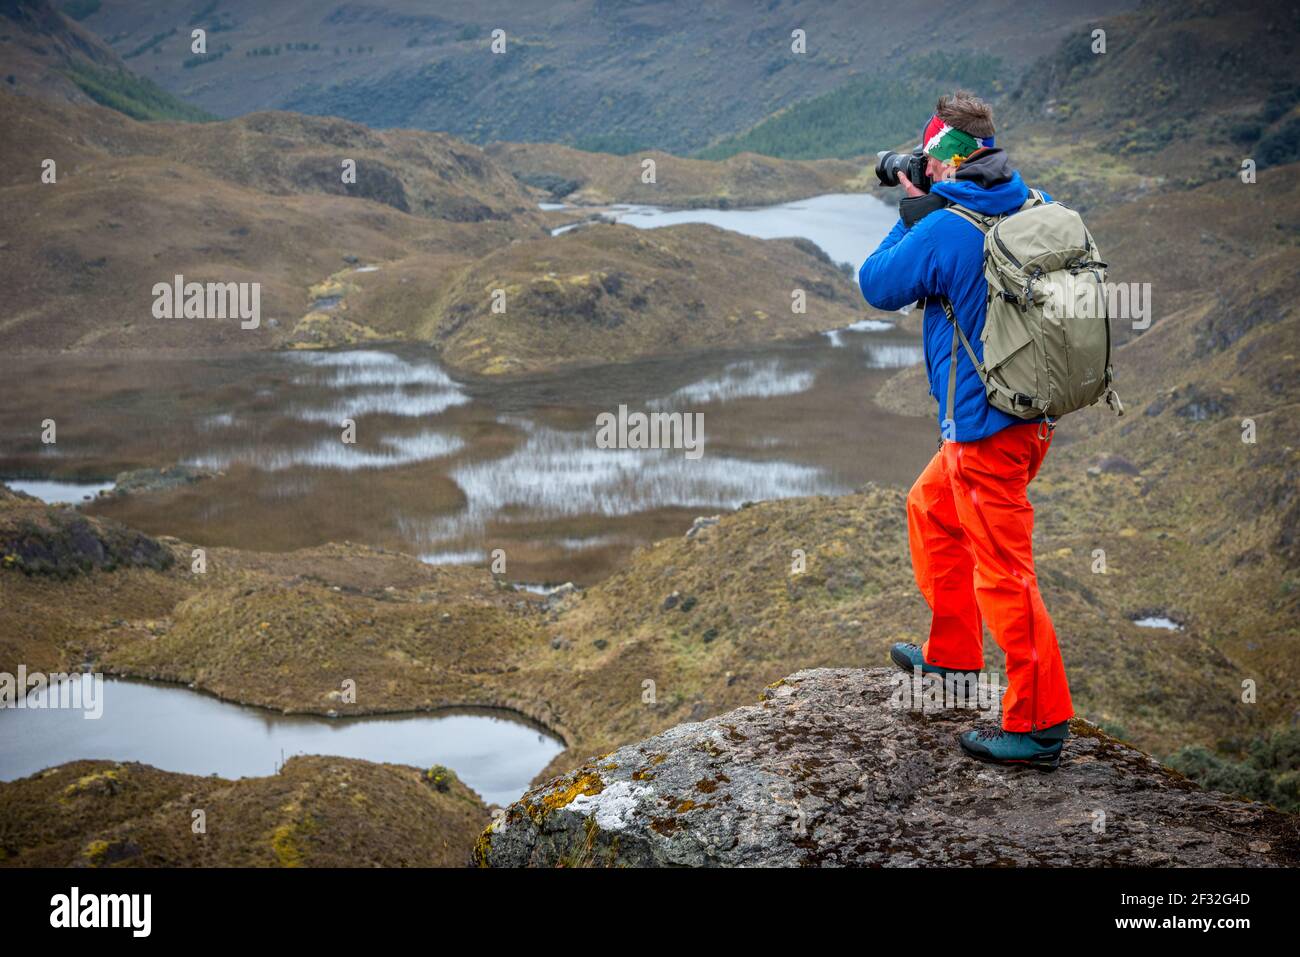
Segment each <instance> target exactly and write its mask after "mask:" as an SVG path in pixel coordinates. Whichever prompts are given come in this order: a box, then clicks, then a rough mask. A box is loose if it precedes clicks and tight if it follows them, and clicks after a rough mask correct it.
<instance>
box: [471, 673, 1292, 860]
mask: <svg viewBox="0 0 1300 957" xmlns="http://www.w3.org/2000/svg"><path fill="white" fill-rule="evenodd" d="M898 679H899V676H898V675H897V674H895V673H893V672H891V671H890V670H888V669H871V670H856V669H826V668H819V669H815V670H808V671H800V672H798V673H797V674H795V675H792V676H791V677H789V678H785V679H784V680H782V681H779V682H776V683H775V684H774V685H772V686H770V687H768V688H767V689H765V690H764V692H763V695H762V698H761V701H760V703H759V704H757V705H752V706H749V707H744V708H738V709H737V710H735V711H731V712H729V713H727V714H723V715H720V716H718V717H715V718H711V719H709V720H707V721H702V722H698V723H693V724H683V725H678V726H677V727H674V728H671V729H669V730H668V731H665V732H664V733H662V734H659V735H656V736H655V737H653V738H649V739H648V740H645V741H642V742H640V743H638V744H632V745H628V746H626V747H623V748H620V749H619V750H617V751H614V752H613V753H611V754H608V755H606V756H604V757H602V758H600V759H598V760H595V761H592V762H590V763H588V764H586V765H584V766H583V767H581V768H579V769H577V770H576V771H573V772H571V773H569V774H566V775H563V776H561V777H558V778H556V779H554V780H552V781H550V782H548V783H546V784H544V785H541V786H539V787H536V788H534V789H532V790H530V791H529V792H528V793H527V794H525V795H524V796H523V797H522V798H521V799H520V800H519V801H518V802H516V803H515V804H512V805H511V806H510V807H509V808H508V809H507V810H506V812H505V814H504V815H503V816H502V817H501V818H500V819H499V820H497V821H496V822H494V823H493V825H492V826H491V827H489V828H488V829H487V830H486V831H485V832H484V833H483V835H482V836H481V837H480V839H479V842H478V844H477V847H476V850H475V853H474V858H475V862H476V863H478V864H480V865H484V866H495V867H521V866H541V867H552V866H557V865H559V866H565V865H569V866H575V865H576V866H582V865H594V866H605V865H610V864H613V865H627V866H675V865H685V866H722V867H735V866H840V865H884V866H896V867H905V866H916V865H947V866H988V865H1014V866H1030V865H1048V866H1116V865H1121V866H1126V865H1149V866H1159V867H1169V866H1206V865H1227V866H1242V865H1255V866H1295V865H1296V864H1297V863H1300V826H1298V825H1297V819H1296V818H1295V817H1294V816H1291V815H1286V814H1282V813H1280V812H1278V811H1276V810H1274V809H1272V808H1270V807H1268V806H1265V805H1261V804H1255V803H1251V802H1247V801H1240V800H1234V799H1231V798H1228V797H1226V796H1224V795H1221V794H1217V793H1215V792H1210V791H1205V790H1202V789H1201V788H1200V787H1198V786H1196V785H1195V784H1193V783H1191V782H1190V781H1188V780H1187V779H1185V778H1183V777H1182V776H1180V775H1178V774H1177V773H1175V772H1173V771H1171V770H1169V769H1167V768H1165V767H1162V766H1161V765H1160V764H1158V763H1157V762H1156V761H1154V760H1152V759H1151V758H1150V757H1148V756H1147V755H1145V754H1143V753H1142V752H1140V751H1137V750H1135V749H1134V748H1131V747H1129V746H1127V745H1125V744H1123V743H1121V742H1119V741H1117V740H1115V739H1114V738H1111V737H1109V736H1107V735H1106V734H1104V733H1102V732H1101V731H1099V730H1098V729H1097V728H1096V727H1095V726H1093V725H1091V724H1088V723H1087V722H1085V721H1081V720H1078V719H1076V720H1075V721H1074V722H1073V723H1072V725H1071V729H1072V732H1073V734H1072V736H1071V738H1070V740H1069V741H1068V742H1067V744H1066V750H1065V755H1064V758H1063V760H1062V763H1061V767H1060V768H1059V769H1058V770H1057V771H1055V772H1051V773H1044V772H1039V771H1034V770H1030V769H1027V768H1007V767H1000V766H994V765H988V764H982V763H979V762H976V761H973V760H971V759H969V758H966V757H964V756H963V755H962V754H961V752H960V751H959V749H958V747H957V744H956V741H955V740H954V736H955V735H956V734H957V732H959V731H961V730H965V729H967V728H970V727H973V726H976V725H978V724H981V723H986V722H992V721H996V720H997V715H996V713H987V714H986V713H982V712H978V711H975V712H972V711H956V710H940V711H933V710H931V711H928V712H924V713H923V712H922V711H920V710H917V709H914V708H911V707H902V706H901V705H900V702H901V700H902V697H903V696H902V695H900V694H899V693H898V688H899V685H898ZM992 700H994V701H996V695H994V696H993V698H992Z"/></svg>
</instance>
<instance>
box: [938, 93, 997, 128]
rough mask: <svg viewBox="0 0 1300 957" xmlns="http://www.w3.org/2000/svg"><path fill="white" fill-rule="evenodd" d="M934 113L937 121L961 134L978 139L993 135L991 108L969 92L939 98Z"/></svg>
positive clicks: (949, 94)
mask: <svg viewBox="0 0 1300 957" xmlns="http://www.w3.org/2000/svg"><path fill="white" fill-rule="evenodd" d="M934 112H935V113H936V114H937V115H938V117H939V119H941V120H943V121H944V122H945V123H947V124H948V125H949V126H952V127H955V128H956V129H959V130H961V131H962V132H963V133H969V134H970V135H971V136H974V137H978V138H979V139H984V138H985V137H987V136H992V135H993V107H991V106H989V105H988V104H987V103H985V102H984V101H983V100H981V99H980V98H979V97H978V96H976V95H975V94H974V93H972V92H971V91H970V90H957V91H956V92H954V93H948V94H944V95H943V96H941V97H939V103H938V105H937V106H936V107H935V108H934Z"/></svg>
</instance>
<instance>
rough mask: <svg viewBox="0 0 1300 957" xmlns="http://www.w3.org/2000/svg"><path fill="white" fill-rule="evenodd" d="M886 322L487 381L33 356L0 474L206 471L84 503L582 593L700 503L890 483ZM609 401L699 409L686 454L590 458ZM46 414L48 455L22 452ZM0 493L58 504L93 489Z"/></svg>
mask: <svg viewBox="0 0 1300 957" xmlns="http://www.w3.org/2000/svg"><path fill="white" fill-rule="evenodd" d="M884 326H885V328H883V329H877V327H876V326H875V325H871V324H868V323H862V324H855V325H854V326H853V327H850V328H847V329H843V330H839V331H838V333H837V335H836V336H835V337H834V338H830V337H826V336H809V337H807V338H806V339H801V340H794V341H787V342H782V343H774V344H770V345H766V346H761V347H755V348H749V349H738V350H730V351H727V352H713V353H699V354H690V355H685V356H674V357H665V358H657V359H647V360H640V361H636V362H628V363H622V364H617V365H607V366H599V367H593V368H589V369H583V370H580V371H578V372H564V373H559V374H552V375H539V376H532V377H528V378H525V379H516V380H510V381H502V382H498V381H483V380H469V381H458V380H456V379H454V378H453V377H452V376H450V375H448V373H447V372H446V370H445V369H443V368H442V367H441V366H440V365H439V364H438V362H437V360H436V358H435V357H434V355H433V353H432V352H431V351H430V350H428V349H427V348H423V347H419V346H392V347H387V348H384V349H362V350H351V351H344V352H305V353H299V352H290V353H282V354H270V355H268V354H262V355H255V356H239V357H225V358H216V359H206V360H186V359H157V360H147V361H145V360H140V359H138V358H137V359H130V360H123V361H113V360H108V359H105V360H93V359H84V358H76V357H71V358H70V357H58V358H57V359H55V358H50V359H44V360H37V361H36V363H35V364H34V365H33V367H32V368H31V369H28V370H26V371H25V372H24V374H22V375H17V376H13V377H12V381H14V382H17V383H20V384H23V383H32V384H33V385H32V386H31V387H30V388H27V389H19V390H17V391H16V392H15V394H14V395H13V396H12V397H11V400H10V401H9V402H8V403H7V404H6V406H5V407H3V408H0V475H4V474H5V472H6V471H8V472H9V473H10V474H13V473H17V474H24V473H25V474H40V471H41V470H42V469H44V470H45V471H47V472H48V471H52V470H53V463H56V462H57V463H66V467H67V468H68V469H69V470H70V471H71V470H72V469H74V468H75V470H76V474H82V475H84V474H95V472H96V471H99V472H100V473H101V474H106V475H113V474H116V472H118V471H121V470H122V469H124V468H134V467H139V466H142V465H152V466H155V467H161V466H165V465H170V464H174V463H177V462H183V463H188V464H190V465H195V466H200V467H205V468H209V469H213V470H217V471H220V472H222V473H224V474H222V475H220V476H218V477H216V478H212V479H207V480H205V481H202V482H199V483H196V484H193V485H186V486H181V487H178V488H174V489H171V490H167V491H159V492H153V493H142V494H134V495H130V496H110V497H107V498H102V499H98V500H96V501H94V502H92V503H88V504H86V505H85V507H86V508H87V509H88V510H89V511H91V512H93V513H95V514H101V515H105V516H108V517H111V518H115V519H117V520H119V521H122V522H124V523H126V524H127V525H130V526H132V527H136V528H140V529H141V530H143V531H145V532H148V533H151V534H166V535H176V536H178V537H180V538H182V539H184V540H186V541H191V542H194V543H195V544H206V545H231V546H235V547H242V548H254V549H267V550H275V551H284V550H289V549H294V548H302V547H308V546H311V545H318V544H323V543H325V542H329V541H352V542H361V543H365V544H370V545H376V546H380V547H384V548H392V549H397V550H401V551H405V552H408V553H411V554H415V555H420V556H422V557H423V558H425V560H427V561H433V562H438V563H462V564H463V563H483V562H484V561H485V560H486V556H487V555H488V554H489V553H490V552H491V551H492V550H493V549H494V548H497V547H502V548H505V549H506V550H507V552H508V554H509V556H510V570H509V576H510V577H511V578H512V579H519V580H531V581H565V580H568V579H572V580H574V581H578V582H580V583H586V582H590V581H592V580H595V579H597V578H599V577H603V575H604V574H607V573H608V571H609V570H611V565H612V564H616V563H617V562H619V561H621V560H622V558H623V557H624V556H626V555H627V554H628V553H629V552H630V550H631V549H633V548H635V547H636V546H638V545H641V544H644V543H646V542H649V541H653V540H656V539H659V538H664V537H667V536H670V535H676V534H681V533H682V532H683V531H684V530H685V528H686V527H688V526H689V525H690V522H691V520H692V518H694V516H695V515H698V514H700V513H701V512H703V511H706V510H707V512H708V513H710V514H711V513H714V512H718V511H721V510H723V509H727V508H733V507H735V506H737V505H739V504H740V503H742V502H745V501H758V500H763V499H772V498H781V497H786V496H803V495H812V494H837V493H841V492H844V491H847V490H850V489H852V488H855V487H857V486H858V485H860V484H862V483H863V482H865V481H876V482H883V483H891V482H893V483H902V482H905V481H908V480H910V477H911V476H912V474H914V473H915V471H916V470H917V469H919V468H920V466H921V465H923V464H924V460H925V457H926V455H927V452H928V450H929V447H930V446H931V445H932V442H933V439H932V436H931V434H930V433H931V432H932V427H931V425H930V423H929V422H928V421H925V420H919V419H906V418H899V417H896V416H893V415H890V414H889V413H887V412H884V411H883V410H881V409H880V408H879V407H878V406H876V405H875V403H874V396H875V391H876V390H877V389H878V388H879V387H880V386H881V385H882V384H883V383H884V381H885V379H886V377H887V376H888V374H889V373H890V372H891V370H892V369H894V368H897V367H898V366H901V365H906V364H909V363H910V362H914V361H917V360H918V359H919V358H920V355H921V350H920V345H919V340H918V339H917V338H916V337H915V336H913V335H909V334H906V333H902V332H899V331H898V330H896V329H895V328H894V327H893V326H892V325H889V324H887V323H886V324H884ZM14 361H15V360H0V374H4V373H5V371H6V368H7V366H8V365H12V364H13V362H14ZM34 383H45V384H47V385H48V388H37V387H36V386H35V385H34ZM620 404H626V405H627V406H628V409H629V410H630V411H661V410H662V411H674V412H676V411H680V412H687V413H702V414H703V415H704V430H703V433H704V450H705V451H704V456H703V458H701V459H698V460H690V459H686V458H685V455H684V453H683V451H682V450H676V451H673V450H662V451H659V450H638V449H599V448H597V447H596V444H595V433H596V428H595V425H596V417H597V416H598V415H600V414H601V413H603V412H611V411H614V410H616V409H617V408H618V406H619V405H620ZM44 416H55V417H57V418H58V420H59V422H60V451H61V455H60V456H59V457H57V458H52V457H50V456H48V454H47V453H46V451H45V449H46V448H47V447H45V446H42V445H40V443H39V441H37V440H34V439H32V437H31V432H30V429H29V427H28V426H29V423H30V422H31V421H32V420H33V418H34V419H35V420H36V421H39V420H40V418H42V417H44ZM344 418H348V419H351V420H352V421H353V422H354V423H355V426H356V428H355V442H353V443H350V444H349V443H345V442H344V441H343V438H342V433H343V427H342V420H343V419H344ZM65 422H66V423H67V424H66V425H65ZM55 476H57V472H56V473H55ZM59 477H60V478H61V476H59ZM15 484H16V486H17V487H22V488H30V489H32V490H34V491H35V492H36V493H37V494H38V495H41V496H42V497H46V496H49V497H50V498H60V499H61V500H72V501H80V500H81V499H82V496H83V495H86V494H91V493H93V492H95V491H98V489H100V488H105V487H107V484H106V483H96V484H94V485H85V484H75V483H74V484H71V485H68V484H64V483H58V482H55V483H53V484H49V485H43V484H40V483H15Z"/></svg>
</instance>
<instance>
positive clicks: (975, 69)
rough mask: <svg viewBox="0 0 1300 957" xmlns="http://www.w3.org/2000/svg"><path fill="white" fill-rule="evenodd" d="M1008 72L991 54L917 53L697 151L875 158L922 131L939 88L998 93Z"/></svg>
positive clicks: (704, 155) (719, 155)
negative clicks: (877, 73)
mask: <svg viewBox="0 0 1300 957" xmlns="http://www.w3.org/2000/svg"><path fill="white" fill-rule="evenodd" d="M1008 74H1009V68H1008V67H1007V65H1006V64H1005V63H1003V61H1002V60H1001V59H999V58H998V57H995V56H990V55H988V54H981V53H969V52H965V51H956V52H945V53H942V54H941V53H932V54H929V55H926V56H920V57H912V58H910V59H908V60H906V61H904V62H903V63H901V64H899V66H898V67H897V69H894V70H889V71H886V72H884V73H882V74H880V75H871V76H864V77H858V78H855V79H853V80H851V81H849V82H848V83H846V84H844V85H843V86H841V87H839V88H838V89H835V90H832V91H831V92H830V93H823V94H822V95H821V96H817V97H813V98H812V99H810V100H804V101H802V102H800V103H796V104H795V105H794V106H791V107H789V108H787V109H785V110H782V111H781V112H779V113H777V114H776V115H775V116H772V117H770V118H768V119H766V120H764V121H763V122H761V123H759V124H758V125H756V126H754V127H753V128H751V129H749V130H746V131H745V132H744V133H740V134H737V135H734V136H729V137H727V138H726V139H724V140H721V141H720V142H718V143H715V144H713V145H711V146H709V147H708V148H706V149H703V150H700V151H699V152H697V153H696V154H695V155H696V156H698V157H699V158H701V159H713V160H717V159H725V158H726V157H728V156H734V155H735V154H736V153H739V152H743V151H750V152H754V153H762V154H764V155H766V156H782V157H785V158H787V159H818V158H821V157H837V158H841V159H847V158H849V157H852V156H872V155H874V154H875V153H876V151H878V150H883V149H891V148H893V147H894V146H895V145H897V144H899V143H902V142H905V141H909V140H911V139H914V138H917V137H919V136H920V128H919V124H920V123H921V122H922V121H923V120H925V119H926V118H927V117H928V116H929V114H930V113H931V112H933V110H934V104H935V102H936V101H937V100H938V99H939V95H940V94H942V93H946V92H949V91H951V90H952V89H953V88H954V87H959V86H961V87H967V88H970V89H973V90H978V91H980V93H981V94H982V95H983V96H985V97H988V98H996V97H997V96H999V95H1000V94H1001V93H1002V92H1003V90H1004V89H1005V87H1006V85H1007V79H1008Z"/></svg>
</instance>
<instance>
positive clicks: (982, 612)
mask: <svg viewBox="0 0 1300 957" xmlns="http://www.w3.org/2000/svg"><path fill="white" fill-rule="evenodd" d="M993 132H994V130H993V112H992V110H991V109H990V108H989V106H988V104H986V103H984V102H983V101H981V100H979V99H978V98H976V97H975V96H974V95H972V94H970V93H968V92H966V91H964V90H959V91H958V92H956V93H954V94H952V95H951V96H944V97H942V98H941V99H940V100H939V104H938V107H937V109H936V112H935V115H934V116H933V117H931V119H930V121H929V123H927V124H926V127H925V131H924V134H923V136H922V144H923V149H924V151H925V154H926V156H927V173H928V175H929V176H930V178H931V180H932V181H933V183H934V185H933V187H932V188H931V190H930V192H929V193H928V194H927V193H924V192H922V191H921V190H920V189H918V188H917V187H916V186H914V185H912V184H911V183H910V182H908V180H907V178H906V176H905V175H900V176H899V183H900V185H901V186H903V187H904V189H906V191H907V194H908V195H907V198H905V199H904V200H903V201H902V203H901V204H900V206H899V213H900V218H899V221H898V223H897V224H896V225H895V226H894V228H893V230H891V231H890V233H889V235H888V236H886V237H885V239H884V241H883V242H882V243H881V244H880V246H879V248H878V249H876V251H875V252H874V253H872V254H871V256H870V257H869V258H868V259H867V261H866V262H864V263H863V264H862V268H861V270H860V271H859V273H858V283H859V285H860V286H861V287H862V294H863V295H864V296H865V297H866V299H867V302H869V303H871V305H873V306H875V307H876V308H877V309H886V310H894V309H901V308H902V307H904V306H906V305H908V304H909V303H912V302H915V301H917V300H921V299H923V300H925V315H924V325H923V337H924V345H925V362H926V373H927V375H928V377H929V382H930V394H931V395H932V396H934V397H935V398H936V399H938V398H939V397H940V396H944V397H946V396H947V394H948V392H947V390H948V378H949V370H950V358H951V351H950V350H951V342H952V327H951V325H950V323H949V321H948V319H947V317H946V315H945V312H944V310H943V307H942V305H941V297H944V296H947V297H948V299H949V300H950V301H951V303H952V308H953V311H954V313H955V315H956V319H957V322H958V323H959V324H960V325H961V328H962V331H963V332H964V333H965V334H966V337H967V339H968V340H969V341H970V342H971V344H972V345H973V346H974V348H975V350H976V352H977V354H979V355H980V358H981V360H982V359H983V345H982V343H981V341H980V334H981V332H983V329H984V317H985V309H986V299H985V297H986V296H987V294H988V284H987V283H986V282H985V279H984V269H983V249H984V235H983V233H982V232H981V231H980V229H979V228H978V227H977V226H975V225H974V224H973V223H972V222H970V221H969V220H967V219H966V218H964V217H962V216H960V215H958V214H956V213H953V212H947V211H945V210H944V208H943V207H945V206H947V205H949V204H952V203H955V204H959V205H961V206H963V207H965V208H967V209H970V210H974V211H975V212H977V213H980V214H984V215H986V216H997V215H1002V214H1006V213H1013V212H1015V211H1017V210H1019V209H1020V207H1021V205H1022V204H1023V203H1024V202H1025V200H1026V199H1027V197H1028V195H1029V190H1028V188H1027V187H1026V186H1025V184H1024V183H1023V182H1022V181H1021V178H1020V174H1019V173H1017V172H1016V171H1015V170H1013V169H1012V168H1011V165H1010V163H1009V162H1008V160H1007V156H1006V154H1005V153H1004V152H1003V151H1002V150H1001V149H999V148H996V147H995V146H994V145H993ZM1043 198H1044V201H1045V202H1047V201H1050V199H1051V197H1049V196H1047V195H1046V194H1044V197H1043ZM939 414H940V416H942V415H943V414H944V411H943V403H941V405H940V413H939ZM940 426H941V430H942V433H943V439H942V440H941V443H940V447H939V451H938V452H937V453H936V454H935V456H934V458H933V459H932V460H931V461H930V464H929V465H928V466H926V468H925V470H924V471H923V472H922V473H921V476H920V478H918V479H917V480H916V484H914V485H913V486H912V489H911V492H910V493H909V494H908V497H907V518H908V540H909V545H910V548H911V553H912V568H913V571H914V572H915V575H916V582H917V585H918V586H919V587H920V589H921V593H922V595H924V596H925V600H926V602H927V603H928V604H929V605H930V609H931V611H932V613H933V619H932V622H931V625H930V634H929V638H928V640H927V641H926V642H925V644H924V645H923V646H920V647H918V646H917V645H914V644H902V643H900V644H896V645H894V647H893V648H892V649H891V652H890V657H891V658H892V659H893V661H894V662H895V664H897V665H898V666H899V667H901V668H903V669H904V670H906V671H908V672H912V671H913V670H914V669H920V670H921V672H922V673H932V674H937V675H940V676H946V675H947V674H948V673H950V672H956V673H962V674H964V673H968V672H974V671H979V670H981V669H982V668H983V666H984V656H983V645H984V640H983V628H984V623H985V622H987V623H988V625H989V629H990V631H992V632H993V637H994V638H995V639H996V640H997V642H998V644H999V645H1000V646H1001V648H1002V650H1003V652H1004V653H1005V655H1006V666H1007V685H1008V688H1007V691H1006V693H1005V695H1004V696H1003V699H1002V727H1001V729H1000V730H999V729H993V730H985V731H968V732H966V733H965V734H963V735H961V736H960V737H959V741H960V743H961V747H962V749H963V750H964V751H965V752H966V753H967V754H969V755H971V756H972V757H975V758H979V759H981V760H985V761H993V762H999V763H1015V764H1029V765H1032V766H1035V767H1039V768H1054V767H1056V766H1057V765H1058V764H1059V763H1060V755H1061V749H1062V747H1063V745H1064V742H1065V739H1066V737H1067V736H1068V733H1069V731H1068V727H1069V719H1070V718H1071V717H1072V716H1073V713H1074V711H1073V707H1072V706H1071V703H1070V691H1069V687H1068V686H1067V684H1066V680H1065V666H1064V663H1063V662H1062V661H1061V652H1060V649H1059V648H1058V646H1057V643H1056V632H1055V630H1054V629H1053V627H1052V620H1051V618H1050V617H1049V616H1048V614H1047V609H1046V607H1045V606H1044V605H1043V600H1042V598H1041V596H1040V595H1039V592H1038V580H1037V577H1036V576H1035V573H1034V559H1033V543H1032V536H1033V514H1034V512H1033V507H1032V506H1031V505H1030V504H1029V500H1028V498H1026V495H1025V489H1026V487H1027V486H1028V484H1029V482H1030V481H1032V480H1033V478H1034V476H1035V475H1036V474H1037V473H1038V469H1039V467H1040V466H1041V465H1042V463H1043V458H1044V456H1046V455H1047V450H1048V447H1049V446H1050V445H1051V441H1052V436H1051V430H1050V429H1047V428H1045V427H1044V426H1043V424H1042V423H1041V422H1038V421H1035V422H1026V421H1025V420H1023V419H1018V418H1015V417H1014V416H1011V415H1008V414H1007V413H1005V412H1002V411H1001V410H999V409H997V408H995V407H993V406H992V405H990V404H989V403H988V401H987V400H986V398H985V392H984V386H983V384H982V383H981V381H980V378H979V375H978V373H977V372H976V370H975V367H974V365H973V364H972V363H971V362H970V361H969V357H968V356H966V355H965V354H964V353H963V354H961V355H960V356H959V362H958V365H957V371H956V387H955V404H954V406H953V421H951V422H943V421H941V422H940Z"/></svg>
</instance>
